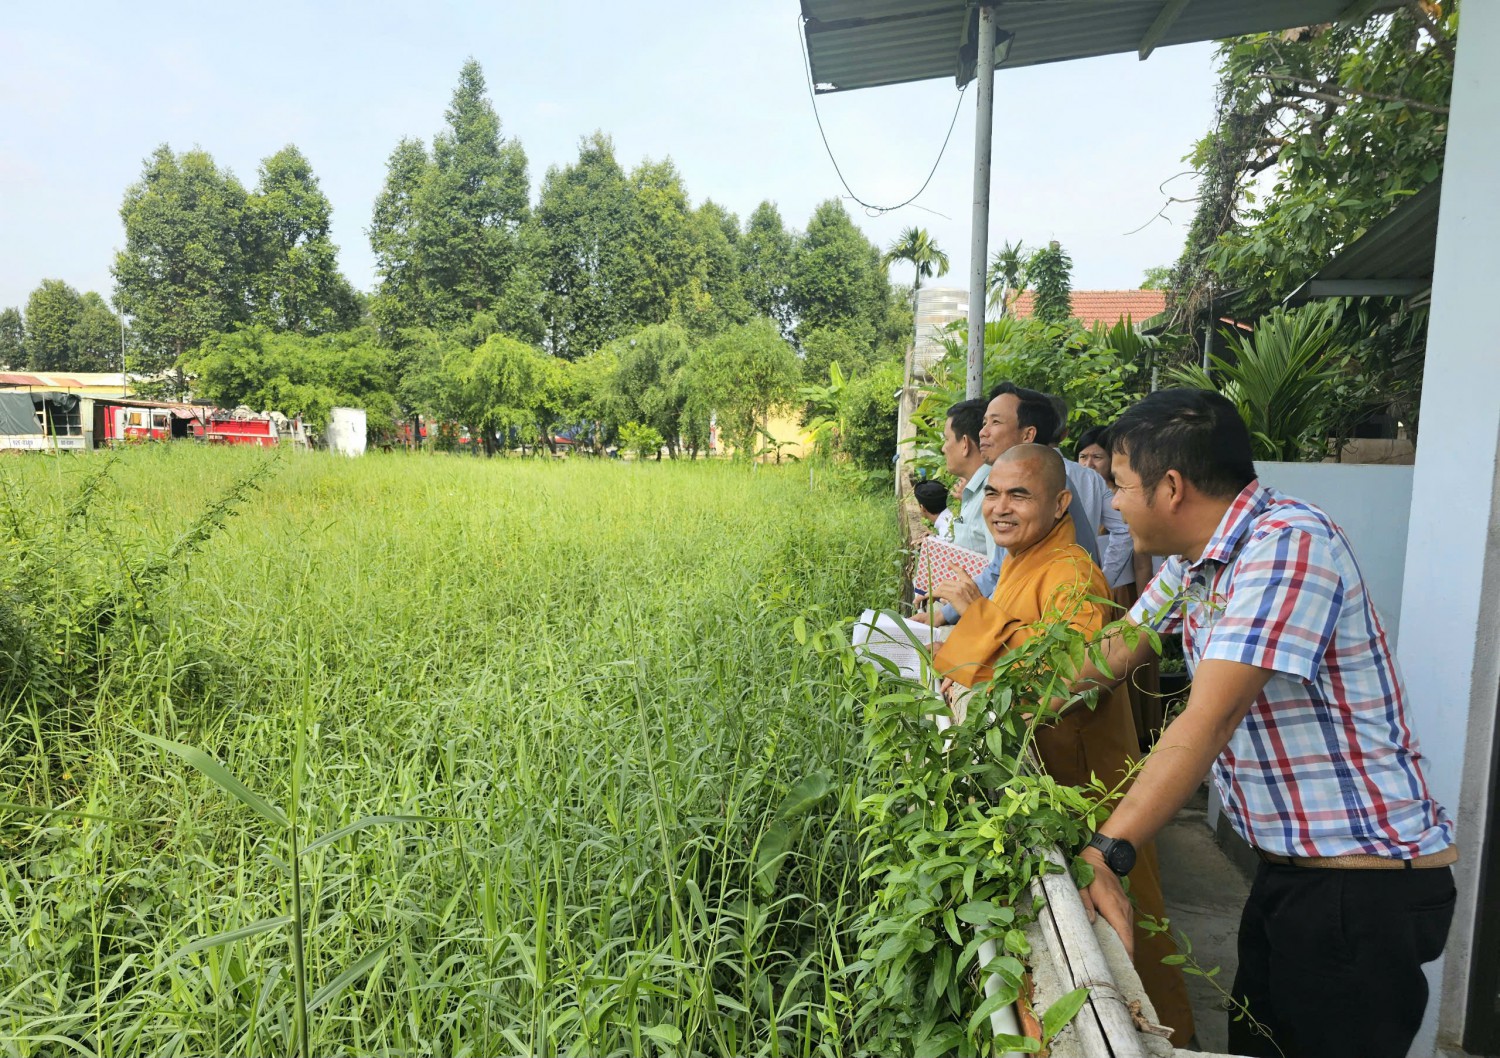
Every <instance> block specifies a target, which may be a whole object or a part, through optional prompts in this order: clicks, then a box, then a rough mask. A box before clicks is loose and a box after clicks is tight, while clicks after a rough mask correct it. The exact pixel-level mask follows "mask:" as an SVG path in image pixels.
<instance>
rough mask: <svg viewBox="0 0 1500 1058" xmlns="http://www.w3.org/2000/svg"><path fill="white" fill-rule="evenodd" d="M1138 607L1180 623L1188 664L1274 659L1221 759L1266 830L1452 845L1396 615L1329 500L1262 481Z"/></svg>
mask: <svg viewBox="0 0 1500 1058" xmlns="http://www.w3.org/2000/svg"><path fill="white" fill-rule="evenodd" d="M1130 616H1131V619H1132V620H1134V621H1136V622H1137V623H1140V624H1146V625H1150V626H1151V627H1153V628H1155V629H1156V630H1157V631H1160V632H1181V633H1182V643H1183V653H1184V655H1185V656H1186V658H1187V664H1188V671H1189V672H1192V671H1193V670H1194V669H1195V668H1196V667H1197V666H1198V664H1199V663H1200V662H1203V661H1206V660H1222V661H1234V662H1239V663H1240V664H1243V665H1254V666H1256V667H1257V668H1262V669H1270V670H1271V672H1272V673H1273V675H1272V676H1271V678H1270V680H1269V681H1268V682H1267V683H1266V686H1265V689H1264V690H1263V691H1262V692H1261V693H1260V695H1259V696H1258V697H1257V698H1256V699H1255V702H1254V704H1253V705H1252V706H1251V707H1250V712H1249V713H1248V714H1247V715H1246V717H1245V719H1244V721H1243V722H1241V724H1240V726H1239V727H1238V728H1237V729H1236V730H1235V732H1234V735H1233V736H1232V737H1231V738H1230V740H1229V745H1228V746H1226V747H1225V748H1224V751H1223V752H1222V753H1220V754H1219V757H1218V760H1216V761H1215V762H1214V781H1215V783H1216V784H1217V785H1218V788H1219V794H1220V796H1221V798H1222V799H1223V802H1224V810H1225V811H1226V812H1227V813H1228V815H1229V820H1230V822H1231V823H1232V824H1233V826H1234V828H1235V830H1237V831H1238V832H1239V834H1240V836H1241V837H1243V838H1244V839H1245V840H1246V841H1248V842H1249V843H1250V844H1251V845H1253V846H1255V847H1256V848H1259V849H1263V850H1265V851H1266V852H1271V853H1277V854H1280V855H1283V856H1342V855H1348V854H1350V853H1368V854H1371V855H1375V856H1387V857H1391V858H1393V859H1411V858H1412V857H1415V856H1421V855H1427V854H1428V853H1433V852H1438V851H1440V850H1442V849H1444V848H1446V847H1447V846H1448V845H1450V844H1452V842H1453V822H1452V820H1451V819H1450V818H1449V817H1448V814H1447V813H1446V812H1444V811H1443V807H1442V806H1441V805H1439V804H1438V803H1437V802H1436V801H1434V800H1433V798H1432V794H1431V793H1430V792H1429V791H1428V789H1427V781H1426V779H1425V778H1424V777H1423V775H1422V753H1421V750H1420V749H1419V747H1418V745H1417V736H1416V732H1415V731H1414V730H1413V729H1412V725H1411V721H1410V718H1409V717H1408V716H1407V711H1406V703H1405V691H1404V690H1403V688H1402V685H1401V675H1400V673H1399V672H1397V671H1396V661H1395V658H1394V657H1393V656H1392V653H1391V649H1390V645H1389V644H1388V643H1387V641H1386V635H1385V629H1384V628H1382V627H1381V624H1380V619H1379V617H1377V616H1376V614H1375V607H1374V606H1373V605H1371V602H1370V597H1369V595H1368V594H1367V593H1366V592H1365V588H1364V579H1363V577H1362V576H1361V575H1360V571H1359V564H1358V563H1357V562H1356V561H1355V559H1354V553H1353V551H1351V550H1350V547H1349V541H1348V540H1347V539H1346V538H1345V536H1344V533H1343V530H1342V529H1340V528H1339V527H1338V526H1337V525H1335V524H1334V523H1333V521H1332V519H1330V518H1329V517H1328V515H1326V514H1324V513H1323V512H1322V511H1320V510H1318V509H1317V508H1316V507H1313V506H1311V505H1310V504H1306V503H1303V502H1301V501H1300V500H1294V499H1291V498H1290V497H1287V496H1283V495H1281V494H1280V493H1278V492H1276V491H1275V490H1274V489H1269V488H1263V487H1262V486H1261V485H1260V483H1259V482H1258V481H1252V482H1251V483H1250V484H1249V485H1247V486H1245V489H1244V491H1242V492H1241V493H1240V494H1239V496H1237V497H1236V498H1235V500H1234V502H1233V503H1232V504H1230V506H1229V509H1228V510H1227V511H1225V512H1224V518H1223V520H1222V521H1220V522H1219V526H1218V528H1217V529H1216V530H1215V531H1214V534H1213V536H1212V538H1210V540H1209V542H1208V546H1207V547H1206V548H1205V549H1204V551H1203V554H1202V555H1201V556H1200V557H1199V558H1198V559H1197V560H1196V561H1194V562H1188V561H1187V560H1186V559H1184V558H1182V557H1181V556H1177V557H1174V558H1171V559H1169V560H1168V561H1167V563H1166V565H1164V566H1163V567H1162V569H1161V572H1160V573H1158V574H1157V576H1156V577H1155V579H1154V580H1152V582H1151V584H1150V585H1149V586H1148V587H1147V589H1146V591H1145V593H1144V594H1142V595H1141V597H1140V600H1139V601H1138V602H1137V603H1136V604H1135V606H1134V608H1133V609H1132V610H1131V611H1130Z"/></svg>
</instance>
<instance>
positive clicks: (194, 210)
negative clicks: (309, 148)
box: [113, 144, 250, 369]
mask: <svg viewBox="0 0 1500 1058" xmlns="http://www.w3.org/2000/svg"><path fill="white" fill-rule="evenodd" d="M246 200H247V195H246V193H245V189H244V187H243V186H242V185H241V184H240V182H239V181H238V180H237V179H235V177H234V174H233V173H230V172H229V171H228V170H225V169H220V168H219V167H218V166H217V165H216V164H215V163H214V160H213V158H212V157H210V156H209V155H208V154H207V153H206V152H204V151H201V150H191V151H187V152H185V153H183V154H181V155H176V154H173V153H172V149H171V148H170V147H168V146H167V145H166V144H163V145H162V146H161V147H159V148H157V150H156V151H155V153H153V154H152V155H151V157H150V158H148V159H147V160H146V165H145V170H144V172H143V173H142V174H141V179H140V180H139V181H137V182H136V183H134V184H132V185H130V187H129V188H128V189H126V192H125V201H124V202H123V204H122V205H121V206H120V219H121V220H123V221H124V223H125V249H123V250H121V251H120V252H119V254H117V255H116V257H115V263H114V268H113V272H114V277H115V297H114V301H115V304H116V305H117V306H119V308H120V310H121V311H122V312H124V313H126V314H127V315H128V316H130V317H131V318H132V320H133V321H134V327H133V329H134V331H135V332H136V335H137V338H138V341H139V344H140V347H141V351H142V353H143V354H144V357H145V360H146V362H145V363H143V364H140V365H136V364H132V367H135V366H139V367H141V368H142V369H152V368H160V367H165V366H166V365H168V364H171V363H174V362H176V361H177V360H178V359H179V358H180V357H181V356H182V355H183V353H185V352H187V351H188V350H189V349H192V348H193V347H195V346H197V345H198V344H199V343H201V342H202V341H203V340H204V339H205V338H206V337H208V336H209V335H211V334H215V333H218V332H220V331H225V330H228V329H229V328H230V327H232V326H233V325H234V324H236V323H241V322H244V321H245V320H246V319H247V317H248V315H249V312H248V299H247V296H246V295H247V290H248V288H249V285H250V284H249V278H250V277H249V275H248V266H249V263H250V255H249V254H248V253H247V248H246V243H247V241H246V239H245V228H246V216H245V214H246V210H247V201H246Z"/></svg>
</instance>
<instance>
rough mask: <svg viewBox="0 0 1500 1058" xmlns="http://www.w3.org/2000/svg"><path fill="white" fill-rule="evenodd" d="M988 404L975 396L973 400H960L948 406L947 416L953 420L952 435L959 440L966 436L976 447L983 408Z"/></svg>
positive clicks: (982, 420)
mask: <svg viewBox="0 0 1500 1058" xmlns="http://www.w3.org/2000/svg"><path fill="white" fill-rule="evenodd" d="M988 406H989V402H988V401H983V400H980V399H979V398H978V397H975V398H974V399H973V400H961V401H959V402H958V403H957V404H955V405H953V407H951V408H949V409H948V418H949V419H950V420H952V422H953V436H954V437H957V438H958V439H959V440H960V441H961V440H963V439H964V438H965V437H967V438H968V439H969V440H971V441H973V442H974V447H975V448H978V447H979V428H980V427H981V426H983V425H984V409H985V408H986V407H988Z"/></svg>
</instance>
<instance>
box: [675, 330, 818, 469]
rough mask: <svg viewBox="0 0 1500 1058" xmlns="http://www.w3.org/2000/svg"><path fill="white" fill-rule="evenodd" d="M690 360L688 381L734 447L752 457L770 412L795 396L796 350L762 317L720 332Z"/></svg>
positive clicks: (798, 374)
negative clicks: (715, 414)
mask: <svg viewBox="0 0 1500 1058" xmlns="http://www.w3.org/2000/svg"><path fill="white" fill-rule="evenodd" d="M694 360H695V365H694V369H693V383H692V384H693V385H694V386H695V387H697V388H699V389H700V391H702V392H703V394H704V395H705V396H706V399H707V400H709V401H711V403H712V405H713V408H714V410H715V411H716V412H717V414H718V418H719V422H720V424H721V425H722V427H723V429H724V431H725V434H726V435H727V436H728V437H729V438H730V439H731V441H732V442H733V443H734V446H735V448H736V449H737V450H738V451H739V452H740V453H741V454H742V455H747V456H753V455H754V454H755V451H756V449H757V448H758V447H759V438H760V434H761V432H762V431H763V430H764V429H765V428H766V424H767V421H768V420H769V418H770V416H771V414H772V413H773V412H774V411H776V410H777V409H778V408H785V407H789V406H790V405H791V403H792V402H793V400H794V399H795V398H796V395H797V385H798V383H799V382H800V381H801V377H802V370H801V365H800V364H799V363H798V361H797V353H796V351H795V350H794V349H793V348H792V347H791V345H790V344H788V343H787V342H786V341H785V340H784V339H783V338H782V337H781V333H780V331H779V330H778V329H777V327H776V324H775V322H774V321H772V320H770V319H766V318H764V317H762V318H760V319H755V320H751V321H750V322H749V323H746V324H742V325H740V326H738V327H733V328H731V329H729V330H727V331H725V332H724V333H723V334H721V335H719V337H717V338H716V339H714V341H713V342H712V343H710V344H709V345H707V346H704V347H702V348H701V349H700V350H699V352H698V353H697V354H695V357H694ZM700 399H703V398H700Z"/></svg>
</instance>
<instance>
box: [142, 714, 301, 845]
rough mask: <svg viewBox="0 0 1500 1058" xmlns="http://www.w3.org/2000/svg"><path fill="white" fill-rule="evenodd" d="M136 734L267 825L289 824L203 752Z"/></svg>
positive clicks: (177, 743) (284, 825)
mask: <svg viewBox="0 0 1500 1058" xmlns="http://www.w3.org/2000/svg"><path fill="white" fill-rule="evenodd" d="M136 734H137V735H139V736H140V737H141V738H142V739H144V740H145V741H147V742H149V743H151V745H153V746H155V747H157V748H158V749H164V750H166V751H167V752H168V753H172V754H175V755H176V756H179V757H181V758H182V759H183V760H185V761H187V762H188V763H189V764H191V765H192V766H193V767H194V768H196V769H198V771H200V772H202V773H203V775H204V777H205V778H207V779H209V780H210V781H211V782H213V783H214V785H216V786H218V787H219V789H221V790H223V791H224V792H225V793H227V794H229V795H231V796H232V797H234V798H235V799H236V800H238V801H239V802H240V803H241V804H243V805H245V806H246V807H247V808H249V809H250V810H251V811H253V812H254V813H255V814H256V815H258V816H260V817H261V818H262V819H264V820H265V821H266V822H268V823H274V824H276V825H277V826H279V827H282V828H283V829H284V828H286V827H288V826H290V825H291V824H290V823H289V822H287V818H286V816H285V815H284V814H283V813H282V811H281V809H279V808H277V807H275V806H274V805H271V804H269V803H267V802H266V801H264V800H262V799H261V797H260V795H259V794H256V793H255V792H253V791H252V790H251V789H250V788H249V787H247V786H246V785H245V784H244V783H242V782H240V781H239V779H237V778H235V777H234V773H233V772H231V771H230V770H229V769H228V768H226V767H224V765H222V764H220V763H219V762H218V761H217V760H216V759H214V757H212V756H211V755H209V754H207V753H205V752H203V750H201V749H199V748H197V747H196V746H188V745H184V744H183V743H181V742H173V741H172V740H171V739H166V738H158V737H157V736H155V735H148V734H146V733H145V732H144V731H137V732H136Z"/></svg>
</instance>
